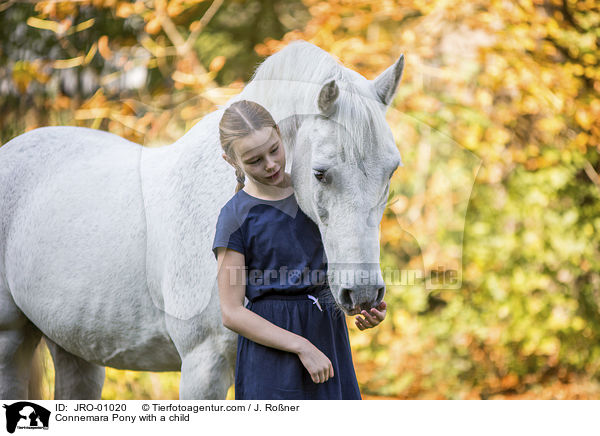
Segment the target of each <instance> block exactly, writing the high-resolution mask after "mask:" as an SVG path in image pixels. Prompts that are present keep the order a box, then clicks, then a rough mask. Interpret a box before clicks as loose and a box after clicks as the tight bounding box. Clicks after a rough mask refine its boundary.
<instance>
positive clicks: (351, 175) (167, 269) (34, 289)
mask: <svg viewBox="0 0 600 436" xmlns="http://www.w3.org/2000/svg"><path fill="white" fill-rule="evenodd" d="M403 66H404V57H403V56H401V57H400V59H398V61H397V62H396V63H395V64H394V65H392V66H391V67H390V68H388V69H387V70H386V71H385V72H383V73H382V74H381V75H380V76H379V77H378V78H377V79H375V80H373V81H368V80H366V79H365V78H364V77H362V76H361V75H359V74H357V73H356V72H354V71H351V70H349V69H347V68H345V67H343V66H342V65H340V64H339V63H338V62H337V61H335V60H334V59H333V58H332V57H331V56H330V55H329V54H327V53H326V52H324V51H323V50H321V49H319V48H317V47H315V46H314V45H311V44H309V43H306V42H303V41H299V42H295V43H292V44H290V45H289V46H287V47H286V48H284V49H283V50H281V51H280V52H279V53H277V54H275V55H273V56H271V57H269V58H268V59H266V60H265V61H264V62H263V63H262V65H261V66H260V67H259V68H258V69H257V71H256V73H255V75H254V77H253V80H252V81H251V82H250V83H249V84H248V86H247V87H246V88H245V89H244V91H243V92H242V93H241V94H240V95H239V96H238V97H236V99H235V100H239V99H249V100H254V101H256V102H258V103H261V104H263V105H264V106H265V107H266V108H267V109H268V110H269V111H270V112H271V113H272V114H273V116H274V118H275V120H280V121H281V128H282V132H283V133H282V134H283V136H284V143H285V146H286V151H287V156H288V161H289V167H288V168H287V170H288V171H290V172H291V175H292V180H293V185H294V189H295V195H296V198H297V201H298V204H299V206H300V208H301V209H302V210H303V211H304V212H305V213H306V214H307V215H308V216H309V217H310V218H311V219H312V220H314V222H315V223H317V225H318V227H319V229H320V231H321V234H322V237H323V242H324V246H325V251H326V256H327V259H328V261H329V276H328V280H329V284H330V287H331V290H332V294H333V296H334V298H335V300H336V303H337V304H338V306H339V307H340V308H341V309H342V310H344V311H345V312H346V313H347V314H350V313H355V312H356V310H358V309H360V308H370V307H372V306H374V305H377V304H378V303H379V302H380V301H381V300H382V298H383V294H384V292H385V285H384V283H383V279H382V276H381V270H380V266H379V234H378V226H379V222H380V221H381V217H382V214H383V210H384V208H385V204H386V200H387V195H388V194H387V192H388V188H389V179H390V177H391V175H392V173H393V172H394V170H395V169H396V167H397V166H398V165H399V164H400V163H401V162H400V154H399V152H398V149H397V147H396V145H395V143H394V140H393V138H392V134H391V130H390V128H389V126H388V125H387V124H386V121H385V110H386V107H387V106H388V105H389V103H390V102H391V100H392V98H393V96H394V94H395V91H396V88H397V85H398V83H399V81H400V78H401V75H402V70H403ZM222 113H223V110H222V109H221V110H218V111H215V112H213V113H211V114H209V115H207V116H206V117H205V118H203V119H202V120H201V121H200V122H198V123H197V124H196V125H195V126H194V127H193V128H192V129H191V130H190V131H188V132H187V133H186V134H185V135H184V136H183V137H182V138H181V139H179V140H178V141H177V142H175V143H174V144H172V145H170V146H167V147H162V148H158V149H147V148H143V147H141V146H139V145H138V144H134V143H132V142H129V141H127V140H125V139H123V138H121V137H118V136H115V135H113V134H110V133H106V132H103V131H98V130H91V129H85V128H79V127H46V128H40V129H35V130H33V131H31V132H28V133H25V134H23V135H21V136H19V137H17V138H15V139H13V140H12V141H10V142H8V143H7V144H6V145H4V146H3V147H1V148H0V224H1V227H0V398H2V399H13V398H26V397H27V384H28V380H29V377H30V368H31V358H32V354H33V351H34V349H35V347H36V346H37V344H38V342H39V341H40V338H41V337H42V336H43V337H44V338H45V340H46V342H47V344H48V346H49V348H50V351H51V354H52V358H53V361H54V366H55V373H56V384H55V398H56V399H99V398H100V397H101V392H102V386H103V383H104V367H105V366H110V367H114V368H119V369H131V370H145V371H173V370H180V371H181V382H180V398H182V399H186V398H202V399H223V398H225V395H226V393H227V389H228V388H229V386H230V385H231V383H232V380H233V379H232V376H233V368H234V363H235V349H236V343H235V340H236V335H235V334H234V333H233V332H231V331H229V330H227V329H226V328H224V327H223V325H222V322H221V313H220V307H219V298H218V290H217V280H216V275H217V263H216V261H215V258H214V255H213V253H212V251H211V244H212V240H213V236H214V231H215V225H216V221H217V216H218V213H219V210H220V209H221V207H222V206H223V205H224V204H225V202H226V201H227V200H228V199H229V198H231V196H232V195H233V193H234V187H235V176H234V174H233V170H232V169H231V167H229V165H227V163H226V162H225V161H224V160H223V159H222V158H221V153H222V151H221V148H220V145H219V140H218V123H219V120H220V118H221V115H222ZM346 270H349V271H350V272H351V273H353V272H358V276H360V278H361V279H362V280H363V281H362V282H361V281H360V280H361V279H359V280H354V279H353V274H343V273H345V272H348V271H346ZM338 273H339V274H338ZM365 276H366V277H367V278H368V279H369V280H364V278H365Z"/></svg>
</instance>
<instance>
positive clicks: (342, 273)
mask: <svg viewBox="0 0 600 436" xmlns="http://www.w3.org/2000/svg"><path fill="white" fill-rule="evenodd" d="M403 68H404V56H401V57H400V58H399V59H398V61H397V62H396V63H395V64H394V65H393V66H391V67H390V68H388V69H387V70H386V71H385V72H384V73H382V74H381V75H380V76H379V77H378V78H376V79H375V80H373V81H368V80H366V79H364V78H362V76H359V77H355V80H353V81H352V82H351V83H347V82H346V83H344V82H343V81H340V80H336V79H332V80H328V81H327V82H326V83H324V84H323V85H322V87H321V89H320V91H319V92H318V96H317V98H316V101H315V103H316V106H317V107H318V114H315V115H314V116H308V117H304V119H303V121H302V122H301V123H300V124H299V127H298V130H297V133H296V137H295V139H294V145H293V147H292V153H293V160H292V162H293V166H292V168H291V175H292V182H293V185H294V190H295V193H296V198H297V201H298V205H299V206H300V208H301V209H302V210H303V211H304V212H305V213H306V214H307V215H308V216H309V217H310V218H311V219H312V220H313V221H314V222H315V223H316V224H317V225H318V227H319V230H320V232H321V236H322V239H323V244H324V247H325V254H326V257H327V262H328V282H329V287H330V289H331V291H332V294H333V296H334V298H335V300H336V303H337V304H338V306H339V307H340V308H341V309H342V310H343V311H344V312H345V313H347V314H357V313H360V311H361V310H368V309H370V308H371V307H375V306H377V305H378V304H379V303H380V302H381V300H382V299H383V297H384V294H385V283H384V281H383V276H382V273H381V267H380V264H379V255H380V249H379V223H380V222H381V219H382V216H383V211H384V209H385V206H386V203H387V199H388V194H389V188H390V179H391V177H392V175H393V173H394V171H395V170H396V168H398V166H399V165H401V159H400V153H399V151H398V149H397V147H396V144H395V142H394V138H393V136H392V132H391V129H390V127H389V126H388V124H387V123H386V121H385V111H386V109H387V107H388V105H389V104H390V102H391V100H392V98H393V96H394V94H395V91H396V89H397V86H398V83H399V81H400V78H401V76H402V71H403ZM354 74H356V73H354ZM356 76H358V75H357V74H356Z"/></svg>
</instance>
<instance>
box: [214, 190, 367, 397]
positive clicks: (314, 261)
mask: <svg viewBox="0 0 600 436" xmlns="http://www.w3.org/2000/svg"><path fill="white" fill-rule="evenodd" d="M217 247H228V248H230V249H232V250H235V251H238V252H240V253H242V254H244V256H245V260H246V268H247V275H246V298H247V299H248V303H247V304H246V307H247V308H248V309H249V310H251V311H253V312H255V313H257V314H258V315H260V316H262V317H263V318H265V319H267V320H268V321H270V322H272V323H273V324H275V325H277V326H279V327H281V328H284V329H286V330H289V331H291V332H294V333H296V334H298V335H300V336H303V337H305V338H306V339H308V340H309V341H310V342H311V343H312V344H313V345H315V346H316V347H317V348H318V349H319V350H321V352H323V353H324V354H325V355H326V356H327V357H328V358H329V360H331V363H332V365H333V371H334V376H333V377H332V378H330V379H329V380H327V381H326V382H325V383H314V382H313V381H312V379H311V377H310V374H309V372H308V371H307V370H306V368H305V367H304V365H302V362H301V361H300V358H299V357H298V356H297V355H296V354H294V353H290V352H287V351H282V350H278V349H276V348H271V347H266V346H264V345H261V344H257V343H256V342H254V341H251V340H249V339H247V338H246V337H244V336H242V335H239V336H238V349H237V361H236V367H235V398H236V400H319V399H322V400H346V399H355V400H360V399H361V396H360V390H359V388H358V382H357V380H356V373H355V372H354V365H353V363H352V355H351V353H350V342H349V340H348V328H347V326H346V319H345V316H344V313H343V312H342V311H341V310H340V309H338V308H337V307H336V306H335V304H334V302H333V297H332V296H331V292H330V290H329V288H328V286H327V279H326V274H327V260H326V258H325V252H324V250H323V242H322V240H321V235H320V233H319V230H318V228H317V226H316V224H315V223H314V222H312V221H311V220H310V218H308V217H307V216H306V215H305V214H304V212H302V210H301V209H300V208H299V207H298V203H297V202H296V198H295V196H294V195H293V194H292V195H290V196H289V197H287V198H284V199H282V200H274V201H272V200H262V199H259V198H256V197H253V196H251V195H250V194H248V193H247V192H245V191H244V190H240V191H238V192H237V193H236V194H235V195H234V196H233V197H232V198H231V199H230V200H229V201H228V202H227V203H226V204H225V206H223V208H222V209H221V213H220V214H219V219H218V222H217V231H216V234H215V240H214V243H213V252H214V253H215V257H216V255H217V250H216V249H217Z"/></svg>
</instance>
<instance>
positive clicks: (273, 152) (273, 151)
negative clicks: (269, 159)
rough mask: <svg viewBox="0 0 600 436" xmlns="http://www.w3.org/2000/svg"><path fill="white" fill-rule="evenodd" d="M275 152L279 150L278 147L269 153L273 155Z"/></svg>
mask: <svg viewBox="0 0 600 436" xmlns="http://www.w3.org/2000/svg"><path fill="white" fill-rule="evenodd" d="M277 150H279V146H277V147H275V148H274V149H273V150H271V153H275V152H276V151H277Z"/></svg>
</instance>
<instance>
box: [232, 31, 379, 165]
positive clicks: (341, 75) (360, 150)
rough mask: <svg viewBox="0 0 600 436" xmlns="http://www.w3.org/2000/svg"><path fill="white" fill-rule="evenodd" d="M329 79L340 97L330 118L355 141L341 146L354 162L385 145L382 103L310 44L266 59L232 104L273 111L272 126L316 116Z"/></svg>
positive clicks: (370, 89) (354, 75)
mask: <svg viewBox="0 0 600 436" xmlns="http://www.w3.org/2000/svg"><path fill="white" fill-rule="evenodd" d="M332 79H335V81H336V84H337V86H338V88H339V90H340V95H339V97H338V99H337V100H336V111H335V112H334V113H333V114H332V115H331V116H330V117H329V118H330V119H331V120H332V121H335V122H336V123H338V125H340V126H341V127H342V130H344V131H345V132H346V134H349V135H350V137H351V138H352V139H353V141H352V145H351V144H347V143H346V144H344V152H345V154H346V155H349V156H350V159H352V160H354V161H356V160H361V159H362V157H363V156H364V155H365V153H368V152H369V149H370V146H371V145H375V144H379V143H381V142H382V141H383V134H384V132H386V131H388V130H389V126H388V125H387V123H386V121H385V116H384V111H385V105H384V104H383V103H381V102H380V101H379V99H378V98H377V97H376V94H375V91H374V89H373V86H372V84H371V83H370V82H369V81H368V80H366V79H365V78H364V77H363V76H361V75H360V74H358V73H356V72H355V71H352V70H350V69H348V68H346V67H344V66H343V65H341V64H340V63H339V62H338V61H337V60H336V59H334V58H333V57H332V56H331V55H330V54H329V53H327V52H325V51H324V50H321V49H320V48H318V47H316V46H314V45H312V44H310V43H308V42H305V41H296V42H293V43H291V44H289V45H288V46H287V47H285V48H284V49H282V50H281V51H279V52H278V53H275V54H274V55H272V56H270V57H269V58H267V59H266V60H265V61H264V62H263V63H262V64H261V65H260V66H259V67H258V68H257V70H256V71H255V73H254V76H253V78H252V80H251V81H250V83H249V84H248V85H247V86H246V88H245V89H244V91H243V92H242V93H241V94H240V95H238V96H237V97H236V98H235V99H233V100H231V103H232V102H234V101H238V100H253V101H256V102H258V103H260V104H262V105H263V106H265V107H266V108H267V109H268V110H269V111H270V112H271V114H272V115H273V117H274V118H275V121H276V122H279V121H281V120H283V119H285V118H288V117H290V116H294V115H309V114H312V115H317V114H319V113H320V112H319V109H318V107H317V99H318V96H319V92H320V90H321V88H322V86H323V85H324V84H325V83H327V82H329V81H330V80H332ZM360 121H362V122H360Z"/></svg>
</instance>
